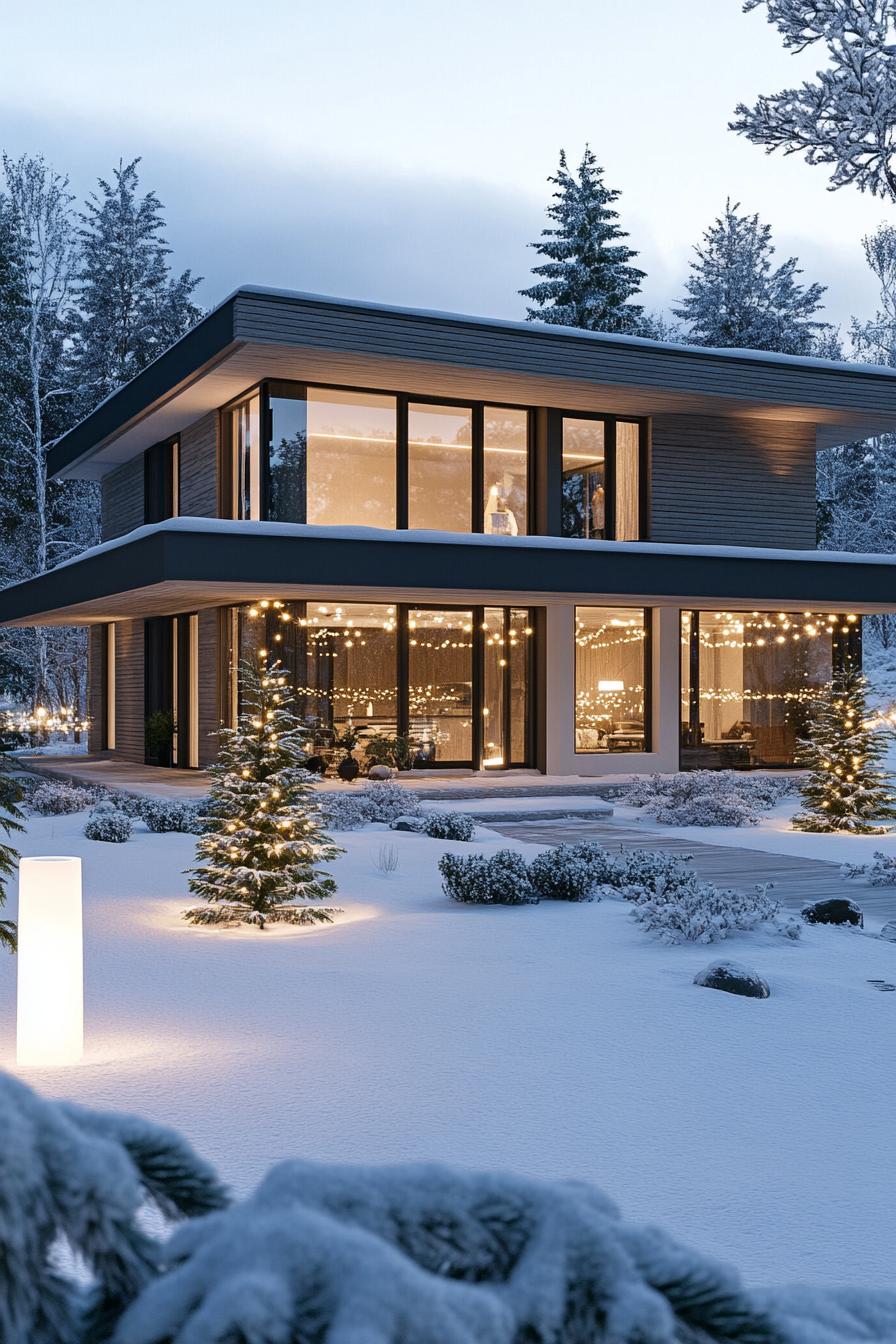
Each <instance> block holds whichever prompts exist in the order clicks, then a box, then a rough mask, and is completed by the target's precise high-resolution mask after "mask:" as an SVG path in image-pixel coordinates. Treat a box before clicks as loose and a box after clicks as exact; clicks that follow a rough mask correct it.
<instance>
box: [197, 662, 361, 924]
mask: <svg viewBox="0 0 896 1344" xmlns="http://www.w3.org/2000/svg"><path fill="white" fill-rule="evenodd" d="M240 683H241V687H242V689H243V696H244V705H245V708H244V710H243V712H242V713H241V714H240V716H239V721H238V723H237V726H236V728H231V729H227V728H225V729H222V732H221V738H222V742H221V749H220V752H219V755H218V760H217V761H216V763H215V764H214V765H213V766H212V767H211V769H210V771H209V773H210V774H211V775H212V776H213V783H212V786H211V789H210V791H209V800H208V805H207V808H206V812H205V815H204V816H203V817H202V818H200V822H201V824H202V826H203V832H202V834H201V835H200V837H199V839H198V841H197V846H196V848H197V855H198V858H199V862H198V864H197V866H196V867H194V868H190V869H188V876H189V879H190V890H191V891H192V892H194V893H195V894H196V895H197V896H202V897H203V898H204V899H205V900H206V901H207V902H208V904H207V905H205V906H198V907H195V908H194V909H192V910H187V911H185V912H184V918H185V919H187V920H188V921H189V922H190V923H193V924H234V923H239V922H243V923H246V924H255V925H256V926H257V927H258V928H259V929H263V928H264V927H265V925H266V924H269V923H278V922H279V923H288V924H312V923H315V922H318V921H319V922H323V923H329V922H330V921H331V920H332V918H333V916H334V914H338V913H339V912H338V911H337V910H333V909H328V908H325V907H320V906H311V905H296V904H294V902H296V901H299V900H314V901H319V900H324V899H326V898H328V897H331V896H333V895H334V894H335V892H336V883H335V882H334V880H333V878H332V877H331V876H330V875H329V874H328V873H326V872H322V871H321V869H320V868H319V867H318V866H317V865H319V864H322V863H327V862H328V861H329V860H331V859H334V858H335V857H336V856H337V855H338V854H339V853H341V851H340V849H339V848H338V846H337V845H335V844H334V843H333V841H332V840H331V839H330V838H329V836H328V835H326V834H325V832H324V831H323V829H322V824H321V815H320V808H319V805H318V802H317V799H316V797H315V794H314V789H313V786H312V785H311V783H310V782H309V778H308V775H307V773H306V771H305V769H304V764H303V763H304V760H305V755H306V752H305V746H306V739H307V734H306V731H305V729H304V728H303V727H302V726H301V725H300V722H299V719H298V718H297V717H296V715H295V714H294V713H293V711H292V707H291V705H292V697H291V694H290V691H289V689H288V687H287V684H286V677H285V675H283V673H282V672H281V671H280V669H279V667H278V666H276V665H274V666H272V667H270V668H268V669H266V670H265V669H263V670H261V671H260V672H256V670H255V668H254V667H252V665H251V664H249V663H244V664H241V667H240Z"/></svg>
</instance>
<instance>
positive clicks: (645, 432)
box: [555, 410, 650, 606]
mask: <svg viewBox="0 0 896 1344" xmlns="http://www.w3.org/2000/svg"><path fill="white" fill-rule="evenodd" d="M555 414H556V417H557V423H556V434H557V440H558V457H559V467H560V481H559V491H560V496H561V500H560V512H559V515H558V523H557V527H558V535H559V536H562V535H563V531H562V529H563V503H562V494H563V482H564V481H565V479H566V477H567V476H572V475H574V474H575V472H574V470H573V469H570V471H568V472H567V471H564V470H563V422H564V420H595V421H597V422H598V423H599V424H602V425H603V427H604V481H605V485H604V491H605V495H606V502H605V508H606V527H605V531H606V534H607V535H606V536H605V537H602V538H592V540H602V541H616V540H617V536H616V426H617V425H619V424H624V425H637V427H638V536H637V537H627V538H625V540H627V541H646V540H647V539H648V536H649V529H650V433H649V431H650V419H649V417H647V416H642V415H610V414H608V413H606V412H603V411H570V410H557V411H556V412H555ZM569 540H574V538H569ZM580 605H581V606H587V605H588V604H587V603H584V602H583V603H581V604H580Z"/></svg>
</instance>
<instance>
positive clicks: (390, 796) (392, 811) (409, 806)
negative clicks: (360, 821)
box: [358, 779, 423, 823]
mask: <svg viewBox="0 0 896 1344" xmlns="http://www.w3.org/2000/svg"><path fill="white" fill-rule="evenodd" d="M358 797H359V798H362V799H363V800H364V802H365V804H366V805H367V806H368V807H369V808H370V818H371V821H385V822H387V823H388V822H390V821H394V820H395V818H396V817H419V816H420V815H421V813H422V811H423V809H422V808H421V806H420V795H419V794H417V793H414V791H413V789H406V788H404V787H403V786H402V785H401V784H396V783H395V781H394V779H383V780H378V779H374V780H371V781H370V782H369V783H368V784H365V785H364V787H363V789H359V790H358Z"/></svg>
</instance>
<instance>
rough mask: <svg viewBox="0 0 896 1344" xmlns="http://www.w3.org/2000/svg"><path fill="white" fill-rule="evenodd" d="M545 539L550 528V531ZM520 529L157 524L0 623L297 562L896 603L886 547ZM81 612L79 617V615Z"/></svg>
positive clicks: (290, 569)
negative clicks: (710, 549)
mask: <svg viewBox="0 0 896 1344" xmlns="http://www.w3.org/2000/svg"><path fill="white" fill-rule="evenodd" d="M550 540H551V539H546V543H548V542H549V541H550ZM532 542H533V539H532V538H529V539H527V544H526V545H520V546H516V545H514V544H513V543H512V542H507V543H504V544H502V545H495V544H494V543H492V542H487V541H483V542H482V543H480V544H476V543H475V542H472V543H471V541H470V540H469V539H466V540H464V541H463V542H457V543H452V542H450V541H441V540H440V541H437V542H434V541H432V540H428V539H426V538H421V539H419V540H417V539H412V538H409V537H407V536H405V537H404V538H403V539H402V540H401V541H400V542H396V541H395V540H392V539H390V538H389V537H388V535H387V536H384V537H383V538H382V539H379V538H375V537H374V538H370V537H345V536H342V537H322V536H319V535H316V536H295V535H282V534H281V535H276V534H274V535H271V534H266V533H264V532H262V531H261V530H259V529H253V530H251V531H247V532H246V534H245V535H242V536H240V538H239V544H238V545H234V536H233V534H232V531H230V530H222V531H221V532H219V533H216V532H214V531H209V530H208V529H196V530H195V531H191V530H190V529H189V528H185V527H183V525H181V526H180V527H178V528H177V529H175V530H171V529H166V528H165V527H164V524H162V525H160V526H159V527H158V529H156V530H150V529H140V535H139V536H135V537H134V538H133V539H130V540H125V541H122V542H119V543H117V544H115V545H114V546H112V547H110V548H108V549H103V548H100V549H98V550H97V551H94V552H92V553H88V554H86V555H85V556H84V557H83V558H81V559H78V560H74V561H72V562H71V563H69V564H66V565H63V566H60V567H59V568H58V569H56V570H52V571H50V572H49V573H47V574H43V575H40V576H38V577H37V578H34V579H29V580H27V581H25V582H23V583H19V584H14V585H12V586H11V587H9V588H7V589H5V590H3V591H0V624H2V623H4V622H8V621H25V620H27V618H28V617H39V616H40V615H41V614H42V613H44V612H59V611H60V610H64V609H65V608H66V607H68V606H77V605H80V604H81V603H84V602H102V600H103V599H104V598H107V597H108V598H109V599H110V611H112V612H114V611H115V607H114V604H112V602H111V599H113V598H114V597H115V596H116V595H121V594H124V593H127V592H129V591H131V590H134V589H145V588H148V587H151V586H152V585H156V584H164V583H166V582H173V583H177V582H180V583H198V584H202V583H208V584H210V585H214V586H215V588H216V590H217V591H218V592H220V590H221V588H222V587H224V588H226V586H227V585H228V584H233V585H235V586H237V585H239V586H240V587H241V591H243V592H244V591H245V586H246V585H251V586H252V587H254V588H257V590H258V591H259V593H261V594H263V593H264V592H265V590H266V589H267V588H269V587H271V586H272V585H275V586H282V584H283V581H284V580H283V576H284V575H285V574H290V573H292V574H300V575H301V576H302V579H301V587H302V589H303V590H304V591H308V590H313V589H314V588H315V586H316V585H319V586H320V588H321V589H324V590H329V591H332V590H333V589H334V588H337V589H338V588H339V587H340V586H341V587H345V588H349V589H357V588H359V587H365V588H371V589H392V590H395V592H396V595H400V593H401V591H402V590H408V589H411V590H423V589H431V590H434V591H439V592H444V593H445V594H446V595H447V594H454V595H455V597H454V600H457V598H458V597H461V598H462V599H466V600H474V599H475V598H476V595H477V594H478V593H489V592H508V593H513V592H519V593H531V594H533V595H534V596H536V597H537V596H538V595H539V594H544V595H545V596H548V595H550V594H557V593H562V594H572V595H574V596H575V595H581V596H582V597H583V599H584V598H586V597H588V596H591V597H594V596H600V595H601V594H613V595H614V596H616V597H625V595H627V594H630V595H632V596H633V597H634V596H638V595H643V594H650V595H651V598H652V599H656V600H658V601H664V602H665V601H668V602H669V603H672V604H675V603H680V604H681V605H683V606H687V605H688V604H689V602H691V601H693V600H695V599H696V600H700V601H703V602H705V601H707V600H708V601H714V602H725V601H728V600H731V601H745V602H754V601H755V602H756V603H759V604H771V605H772V606H773V605H774V604H775V603H777V602H788V603H800V604H801V605H802V604H805V605H806V606H811V605H813V604H818V603H822V604H825V605H836V606H837V607H839V608H841V609H845V610H851V609H852V608H854V607H856V606H864V607H868V606H879V607H880V608H882V609H893V608H894V606H896V585H894V577H896V564H894V562H892V561H887V560H886V559H883V558H878V557H869V559H868V560H867V561H857V560H849V561H846V560H844V561H842V562H838V561H835V560H831V559H830V558H821V557H819V556H817V555H816V553H814V552H807V553H806V556H805V559H803V558H802V557H799V558H795V557H794V553H793V552H791V553H789V554H784V555H779V554H776V553H775V552H768V553H763V552H762V551H757V552H756V554H755V556H743V555H730V554H728V555H726V554H719V555H714V556H712V557H711V558H708V557H707V556H706V555H705V554H703V553H692V552H690V551H686V550H682V551H675V550H673V549H672V548H670V550H669V551H668V552H664V553H661V554H660V553H657V551H656V550H653V551H646V550H642V551H639V550H634V549H625V548H624V547H623V548H621V549H620V550H619V551H611V550H610V549H609V548H602V549H600V550H594V551H593V552H589V551H588V550H587V548H578V547H576V548H568V547H558V546H556V545H550V544H545V546H543V547H540V546H538V545H533V544H532ZM75 619H77V618H75Z"/></svg>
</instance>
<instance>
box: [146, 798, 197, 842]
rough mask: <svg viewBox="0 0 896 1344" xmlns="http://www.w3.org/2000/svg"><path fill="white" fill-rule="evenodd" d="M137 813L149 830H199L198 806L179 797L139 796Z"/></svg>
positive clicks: (160, 831) (189, 831)
mask: <svg viewBox="0 0 896 1344" xmlns="http://www.w3.org/2000/svg"><path fill="white" fill-rule="evenodd" d="M138 815H139V816H140V817H141V818H142V819H143V821H145V822H146V825H147V826H148V827H149V829H150V830H151V831H155V832H157V833H163V832H166V831H185V832H187V833H188V834H190V835H195V834H196V833H197V832H198V831H199V806H198V804H197V803H195V802H193V801H186V800H184V799H181V798H141V799H140V800H139V811H138Z"/></svg>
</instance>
